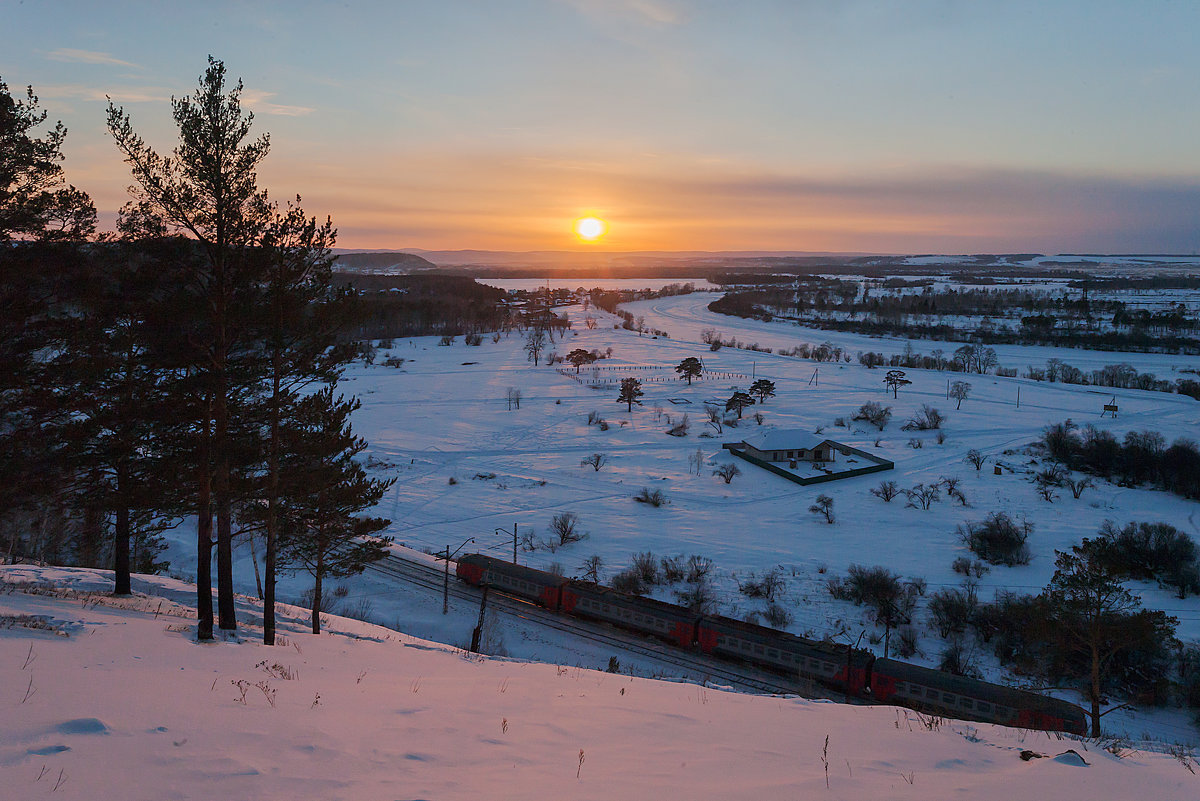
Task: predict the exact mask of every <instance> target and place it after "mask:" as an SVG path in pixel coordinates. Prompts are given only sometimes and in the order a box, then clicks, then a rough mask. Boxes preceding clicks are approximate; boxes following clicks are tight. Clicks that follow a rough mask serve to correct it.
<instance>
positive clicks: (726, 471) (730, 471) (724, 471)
mask: <svg viewBox="0 0 1200 801" xmlns="http://www.w3.org/2000/svg"><path fill="white" fill-rule="evenodd" d="M741 474H742V471H741V470H739V469H738V466H737V465H736V464H733V463H732V462H730V463H729V464H723V465H721V466H720V467H718V468H717V469H716V470H714V471H713V475H714V476H720V477H721V478H723V479H724V480H725V483H726V484H728V483H730V482H731V481H733V477H734V476H738V475H741Z"/></svg>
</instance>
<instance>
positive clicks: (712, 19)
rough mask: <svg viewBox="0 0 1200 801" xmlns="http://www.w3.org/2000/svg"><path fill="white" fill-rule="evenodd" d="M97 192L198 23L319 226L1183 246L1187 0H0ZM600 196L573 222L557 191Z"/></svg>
mask: <svg viewBox="0 0 1200 801" xmlns="http://www.w3.org/2000/svg"><path fill="white" fill-rule="evenodd" d="M0 19H2V20H3V28H4V35H3V40H4V46H3V48H2V49H0V78H3V80H4V81H5V82H7V83H8V84H9V87H10V89H13V90H14V91H16V90H17V89H19V88H20V87H24V86H25V85H27V84H32V85H33V86H34V90H35V92H36V93H37V94H38V95H39V96H40V97H41V99H42V102H43V105H44V106H45V107H46V108H47V109H48V110H49V112H50V114H51V119H62V120H63V122H64V123H65V124H66V125H67V127H68V129H69V131H70V132H69V134H68V138H67V145H66V153H67V162H66V169H67V175H68V179H69V180H70V181H71V182H73V183H74V184H76V185H77V186H79V187H80V188H82V189H84V190H86V191H87V192H89V193H90V194H91V195H92V196H93V198H94V199H95V200H96V203H97V206H98V207H99V208H100V210H101V213H102V220H103V222H104V223H105V224H106V225H111V221H112V214H113V212H114V211H115V210H116V209H117V208H118V207H119V206H120V205H121V204H122V203H123V202H124V200H125V187H126V185H127V184H128V183H129V178H128V171H127V169H126V167H125V165H123V164H122V163H121V160H120V158H119V156H118V154H117V151H116V149H115V148H114V146H113V145H112V143H111V141H110V140H109V139H108V137H107V134H106V132H105V129H104V107H105V100H104V97H105V95H106V94H107V95H110V96H111V97H112V98H113V99H114V100H115V101H116V102H117V103H118V104H121V105H124V106H125V107H126V109H127V110H128V111H129V113H130V114H131V115H132V117H133V122H134V125H135V127H136V128H137V129H138V130H139V132H141V133H142V134H143V135H144V136H145V138H146V139H147V140H148V141H149V142H151V143H152V144H154V145H155V146H156V147H157V148H158V149H159V150H160V151H169V150H170V148H171V147H172V146H173V145H174V141H175V140H174V132H173V125H172V122H171V119H170V106H169V103H168V100H169V98H170V96H171V95H172V94H175V95H182V94H188V93H191V92H192V91H194V89H195V87H196V82H197V79H198V77H199V76H200V74H201V73H202V72H203V70H204V67H205V63H206V57H207V56H208V55H209V54H210V53H211V54H212V55H214V56H215V57H217V58H220V59H223V60H224V61H225V63H226V65H227V67H228V69H229V72H230V73H231V75H233V76H240V77H241V78H242V79H243V80H244V82H245V85H246V91H245V95H244V98H245V101H246V103H247V104H248V105H249V106H250V107H251V108H252V109H253V110H254V112H255V114H256V122H255V124H256V128H255V130H256V131H269V132H270V133H271V136H272V151H271V155H270V156H269V157H268V159H267V161H266V162H265V164H264V167H263V169H262V170H261V173H260V175H261V181H262V183H263V184H264V185H265V186H266V187H268V188H269V189H270V190H271V192H272V194H273V195H274V196H276V197H279V198H285V197H288V196H290V195H294V194H296V193H299V194H301V195H303V197H304V205H305V207H306V209H307V210H308V211H309V212H310V213H314V214H318V215H321V216H324V215H326V214H328V215H331V216H332V217H333V219H334V223H335V224H336V225H337V227H338V228H339V230H340V239H339V243H338V244H339V246H341V247H349V248H397V249H403V248H428V249H460V248H481V249H496V250H558V249H570V250H595V249H600V250H613V251H627V250H811V251H868V252H904V253H931V252H932V253H964V252H976V253H978V252H1043V253H1058V252H1094V253H1101V252H1103V253H1185V254H1192V253H1197V252H1200V47H1197V46H1196V42H1197V37H1198V36H1200V3H1195V2H1179V1H1177V2H1132V0H1130V2H1104V1H1103V0H1079V2H1054V0H1042V1H1041V2H1029V3H1025V2H1007V1H1006V2H952V1H951V0H939V1H937V2H855V1H854V0H846V1H844V2H831V1H830V0H819V1H818V0H813V1H812V2H809V0H779V2H768V1H767V0H761V1H759V2H754V1H753V0H749V1H746V2H716V1H712V2H702V1H701V0H694V1H687V2H685V1H684V0H679V1H678V2H676V1H675V0H492V1H491V2H483V1H479V2H467V1H466V0H461V1H460V0H419V1H418V2H399V1H397V2H354V0H346V1H345V2H338V3H333V2H329V3H307V2H299V1H298V0H291V1H290V2H280V3H269V2H246V3H243V2H205V3H198V2H189V3H183V2H161V3H150V2H117V1H116V0H106V2H36V1H35V0H25V2H18V0H2V2H0ZM584 216H596V217H599V218H601V219H603V220H605V221H607V222H608V225H609V229H608V232H607V234H606V235H605V236H603V237H601V238H600V239H598V240H597V241H596V242H595V243H586V242H582V241H580V240H579V239H578V238H577V237H576V236H575V235H574V233H573V227H572V226H573V224H574V221H575V220H576V219H577V218H580V217H584Z"/></svg>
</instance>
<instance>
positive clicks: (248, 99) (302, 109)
mask: <svg viewBox="0 0 1200 801" xmlns="http://www.w3.org/2000/svg"><path fill="white" fill-rule="evenodd" d="M274 96H275V92H254V91H244V92H242V102H243V103H245V104H246V107H247V108H249V109H251V110H252V111H257V112H258V113H260V114H271V115H273V116H276V117H303V116H305V115H307V114H312V113H313V112H314V111H316V109H314V108H309V107H308V106H285V105H282V104H280V103H272V102H270V98H272V97H274Z"/></svg>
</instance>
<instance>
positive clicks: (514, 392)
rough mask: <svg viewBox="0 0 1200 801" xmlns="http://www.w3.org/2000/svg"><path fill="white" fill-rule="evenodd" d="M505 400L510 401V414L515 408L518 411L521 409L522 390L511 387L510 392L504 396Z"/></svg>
mask: <svg viewBox="0 0 1200 801" xmlns="http://www.w3.org/2000/svg"><path fill="white" fill-rule="evenodd" d="M504 399H505V400H506V401H508V410H509V411H510V412H511V411H512V410H513V408H514V407H515V408H517V409H518V410H519V409H520V408H521V390H519V389H517V388H516V387H509V388H508V392H506V393H505V394H504Z"/></svg>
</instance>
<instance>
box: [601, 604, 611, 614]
mask: <svg viewBox="0 0 1200 801" xmlns="http://www.w3.org/2000/svg"><path fill="white" fill-rule="evenodd" d="M600 608H601V609H603V610H604V611H605V612H607V611H609V610H608V604H603V605H601V607H600Z"/></svg>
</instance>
